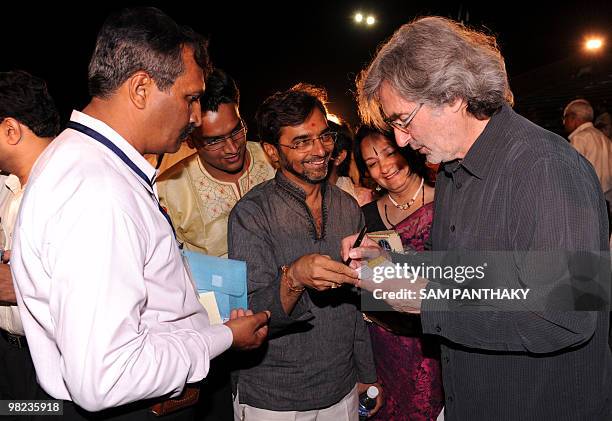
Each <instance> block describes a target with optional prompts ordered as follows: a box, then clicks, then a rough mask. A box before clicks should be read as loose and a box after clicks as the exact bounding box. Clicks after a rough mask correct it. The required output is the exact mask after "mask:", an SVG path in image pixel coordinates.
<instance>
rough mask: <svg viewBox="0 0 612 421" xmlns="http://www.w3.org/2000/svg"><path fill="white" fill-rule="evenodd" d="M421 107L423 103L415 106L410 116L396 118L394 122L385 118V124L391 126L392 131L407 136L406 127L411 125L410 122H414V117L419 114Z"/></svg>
mask: <svg viewBox="0 0 612 421" xmlns="http://www.w3.org/2000/svg"><path fill="white" fill-rule="evenodd" d="M422 106H423V103H422V102H421V103H420V104H419V105H417V106H416V108H415V109H414V110H412V112H411V113H410V114H408V117H406V118H397V119H395V120H391V119H389V118H386V119H385V123H387V124H388V125H389V126H391V127H392V128H394V129H397V130H399V131H402V132H404V133H407V134H409V133H408V126H409V125H410V123H412V120H414V117H416V115H417V113H418V112H419V110H420V109H421V107H422ZM400 115H401V114H400Z"/></svg>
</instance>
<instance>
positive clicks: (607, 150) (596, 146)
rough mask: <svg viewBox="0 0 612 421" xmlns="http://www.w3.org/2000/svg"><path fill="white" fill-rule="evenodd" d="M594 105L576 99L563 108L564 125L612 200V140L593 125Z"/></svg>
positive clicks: (609, 200)
mask: <svg viewBox="0 0 612 421" xmlns="http://www.w3.org/2000/svg"><path fill="white" fill-rule="evenodd" d="M593 115H594V114H593V107H592V106H591V104H590V103H589V102H588V101H587V100H585V99H575V100H574V101H572V102H570V103H569V104H567V106H566V107H565V110H563V126H564V127H565V131H566V132H567V133H569V135H568V138H569V141H570V144H571V145H572V146H573V147H574V148H576V150H577V151H578V152H580V154H582V156H584V157H585V158H586V159H588V160H589V162H590V163H591V164H592V165H593V168H594V169H595V172H596V173H597V177H598V178H599V182H600V183H601V188H602V190H603V192H604V196H605V197H606V200H607V201H608V203H611V202H612V141H611V140H610V139H609V138H608V137H607V136H606V135H605V134H603V132H601V131H600V130H599V129H597V128H595V126H594V125H593Z"/></svg>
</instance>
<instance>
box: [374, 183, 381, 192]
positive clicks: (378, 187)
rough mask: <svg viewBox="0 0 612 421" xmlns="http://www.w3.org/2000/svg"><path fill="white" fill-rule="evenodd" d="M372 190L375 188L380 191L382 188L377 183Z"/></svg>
mask: <svg viewBox="0 0 612 421" xmlns="http://www.w3.org/2000/svg"><path fill="white" fill-rule="evenodd" d="M374 190H376V191H377V192H380V191H381V190H382V188H381V187H380V186H379V185H378V184H377V185H376V188H375V189H374Z"/></svg>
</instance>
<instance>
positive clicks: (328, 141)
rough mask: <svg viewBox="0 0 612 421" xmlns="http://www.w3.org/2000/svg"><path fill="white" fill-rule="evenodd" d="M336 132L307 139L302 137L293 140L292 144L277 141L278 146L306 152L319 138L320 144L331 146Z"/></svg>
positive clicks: (334, 140)
mask: <svg viewBox="0 0 612 421" xmlns="http://www.w3.org/2000/svg"><path fill="white" fill-rule="evenodd" d="M337 135H338V133H336V132H326V133H323V134H322V135H320V136H316V137H311V138H308V139H302V140H298V141H297V142H295V143H294V144H293V145H283V144H282V143H279V145H280V146H284V147H285V148H289V149H294V150H296V151H298V152H306V151H309V150H310V149H312V146H313V145H314V142H315V140H317V139H318V140H320V141H321V144H322V145H323V146H325V147H329V146H333V145H334V143H336V136H337Z"/></svg>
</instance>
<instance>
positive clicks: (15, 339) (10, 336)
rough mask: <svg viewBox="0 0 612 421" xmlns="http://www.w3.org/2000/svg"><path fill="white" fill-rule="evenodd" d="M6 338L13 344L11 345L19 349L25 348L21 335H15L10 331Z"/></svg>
mask: <svg viewBox="0 0 612 421" xmlns="http://www.w3.org/2000/svg"><path fill="white" fill-rule="evenodd" d="M6 339H7V342H8V343H9V344H11V345H13V346H15V347H17V348H19V349H22V348H25V347H24V346H23V344H22V343H21V338H20V337H19V336H17V335H13V334H12V333H9V334H8V335H7V338H6Z"/></svg>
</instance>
